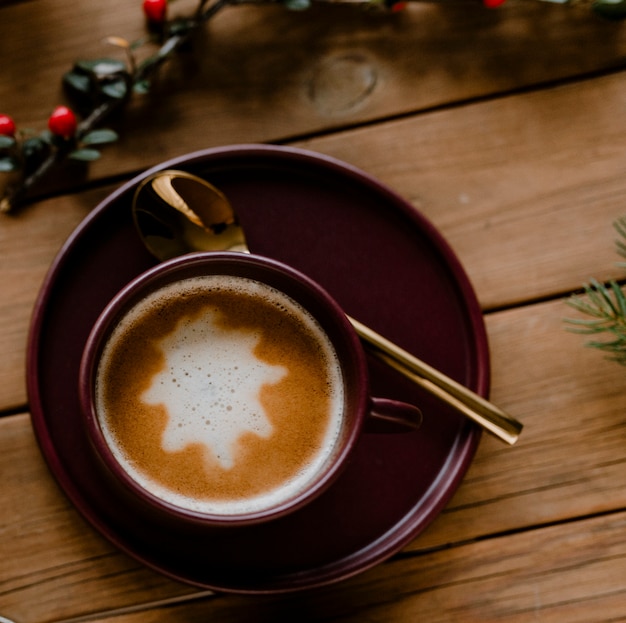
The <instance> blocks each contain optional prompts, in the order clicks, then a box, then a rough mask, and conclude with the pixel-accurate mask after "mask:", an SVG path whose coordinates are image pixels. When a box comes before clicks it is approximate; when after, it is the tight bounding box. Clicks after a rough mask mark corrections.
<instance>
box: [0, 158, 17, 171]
mask: <svg viewBox="0 0 626 623" xmlns="http://www.w3.org/2000/svg"><path fill="white" fill-rule="evenodd" d="M19 168H20V165H19V164H18V163H17V161H16V160H15V158H0V173H9V172H10V171H17V170H18V169H19Z"/></svg>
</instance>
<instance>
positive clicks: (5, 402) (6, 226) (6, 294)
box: [0, 187, 111, 410]
mask: <svg viewBox="0 0 626 623" xmlns="http://www.w3.org/2000/svg"><path fill="white" fill-rule="evenodd" d="M110 190H111V188H110V187H109V188H106V189H98V190H95V191H90V192H87V193H82V194H78V195H72V196H70V197H67V198H61V199H57V200H52V201H50V200H48V201H43V202H40V203H38V204H36V205H32V206H30V207H29V209H27V210H23V211H20V212H18V213H17V214H14V215H13V214H11V215H6V214H4V215H0V284H1V285H0V289H1V292H2V296H1V298H0V352H2V358H1V359H0V410H5V409H14V408H16V407H17V406H18V405H24V404H25V403H26V388H25V369H26V342H27V334H28V327H29V323H30V317H31V313H32V308H33V305H34V302H35V298H36V296H37V293H38V291H39V289H40V287H41V284H42V282H43V279H44V277H45V275H46V273H47V271H48V269H49V267H50V264H51V262H52V260H53V258H54V256H55V255H56V254H57V252H58V251H59V249H60V248H61V245H62V244H63V242H64V241H65V239H66V238H67V237H68V236H69V234H70V233H71V232H72V230H73V229H74V228H75V227H76V226H77V225H78V223H79V222H80V221H81V220H82V219H83V218H84V217H85V216H86V215H87V214H88V213H89V211H90V210H91V209H92V208H93V207H94V206H95V205H96V204H97V203H98V201H99V200H100V199H102V198H104V196H105V195H106V194H108V192H109V191H110Z"/></svg>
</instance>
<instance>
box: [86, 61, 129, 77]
mask: <svg viewBox="0 0 626 623" xmlns="http://www.w3.org/2000/svg"><path fill="white" fill-rule="evenodd" d="M75 67H77V68H78V69H81V70H82V71H86V72H88V73H94V74H96V75H97V76H111V75H113V74H117V73H120V72H121V71H126V64H125V63H124V62H122V61H119V60H117V59H114V58H98V59H95V60H87V61H79V62H78V63H76V65H75Z"/></svg>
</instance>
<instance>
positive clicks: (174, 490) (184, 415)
mask: <svg viewBox="0 0 626 623" xmlns="http://www.w3.org/2000/svg"><path fill="white" fill-rule="evenodd" d="M98 379H99V381H98V383H97V386H96V408H97V411H98V413H99V417H100V421H101V426H102V429H103V432H104V435H105V437H106V439H107V442H108V444H109V446H110V447H111V449H112V451H113V453H114V455H115V456H116V458H117V460H118V461H119V462H120V463H121V464H122V465H123V466H124V469H125V470H126V471H127V473H128V474H129V475H130V476H131V477H132V478H134V479H135V480H136V481H137V482H139V483H140V484H141V485H142V486H143V487H145V488H146V489H147V490H149V491H151V492H152V493H153V494H155V495H157V496H158V497H160V498H162V499H164V500H166V501H168V502H170V503H173V504H175V505H178V506H182V507H184V508H189V509H192V510H198V511H203V512H209V513H218V514H238V513H243V512H254V511H258V510H261V509H264V508H267V507H271V506H274V505H275V504H278V503H280V502H282V501H284V500H286V499H289V498H290V497H291V496H293V495H294V494H296V493H298V492H299V491H301V490H302V489H304V488H306V486H307V485H308V483H309V482H310V481H311V480H312V479H313V478H314V477H315V475H316V474H317V473H318V471H319V469H320V468H321V467H322V466H323V465H324V464H325V462H326V461H327V460H328V459H329V458H330V457H331V456H332V455H333V452H334V449H335V446H336V441H337V439H338V438H339V435H340V433H341V426H342V421H343V417H342V415H343V403H344V396H343V381H342V373H341V367H340V364H339V361H338V359H337V355H336V353H335V351H334V349H333V347H332V344H331V343H330V342H329V340H328V338H327V337H326V335H325V333H324V332H323V330H322V329H321V327H320V326H319V324H318V323H317V321H316V320H315V319H314V318H313V317H312V316H311V315H310V314H309V313H308V312H307V311H306V310H304V309H303V308H302V307H301V306H300V305H299V304H298V303H296V302H295V301H293V300H292V299H291V298H290V297H288V296H286V295H285V294H283V293H281V292H279V291H277V290H275V289H274V288H271V287H270V286H268V285H266V284H262V283H259V282H256V281H253V280H250V279H246V278H241V277H229V276H204V277H194V278H192V279H187V280H185V281H182V282H178V283H175V284H171V285H169V286H166V287H164V288H162V289H160V290H158V291H157V292H154V293H152V294H151V295H150V296H148V297H147V298H146V299H145V300H143V301H142V302H141V303H140V304H138V305H137V306H136V307H134V308H133V309H132V310H131V311H130V312H129V313H128V314H127V315H126V316H125V317H124V318H123V319H122V321H121V322H120V323H119V324H118V326H117V327H116V328H115V330H114V332H113V334H112V336H111V337H110V339H109V340H108V343H107V346H106V347H105V349H104V352H103V355H102V358H101V362H100V366H99V373H98Z"/></svg>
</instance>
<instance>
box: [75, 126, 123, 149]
mask: <svg viewBox="0 0 626 623" xmlns="http://www.w3.org/2000/svg"><path fill="white" fill-rule="evenodd" d="M118 138H119V136H118V134H117V132H114V131H113V130H109V129H106V128H103V129H101V130H92V131H91V132H88V133H87V134H85V136H83V137H82V138H81V140H80V142H81V143H82V144H83V145H104V144H105V143H114V142H115V141H116V140H117V139H118Z"/></svg>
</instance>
